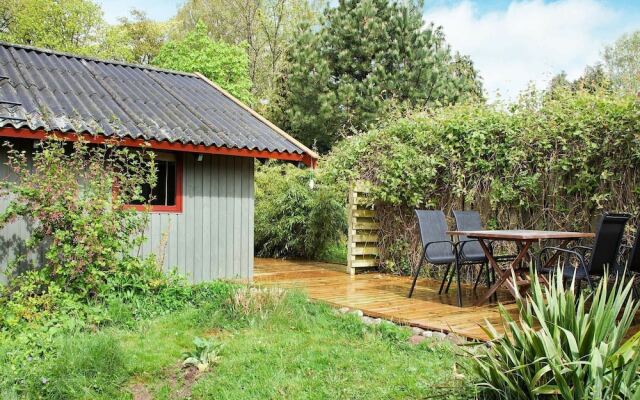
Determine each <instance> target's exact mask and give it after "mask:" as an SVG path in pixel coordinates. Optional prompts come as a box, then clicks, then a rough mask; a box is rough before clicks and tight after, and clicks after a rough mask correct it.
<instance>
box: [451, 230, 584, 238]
mask: <svg viewBox="0 0 640 400" xmlns="http://www.w3.org/2000/svg"><path fill="white" fill-rule="evenodd" d="M447 234H449V235H452V236H467V237H470V238H473V239H491V240H522V241H535V240H544V239H585V238H593V237H595V234H593V233H588V232H564V231H536V230H526V229H515V230H482V231H448V232H447Z"/></svg>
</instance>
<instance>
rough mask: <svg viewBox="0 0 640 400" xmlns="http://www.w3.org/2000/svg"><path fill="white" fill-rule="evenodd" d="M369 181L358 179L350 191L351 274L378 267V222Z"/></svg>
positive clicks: (349, 254)
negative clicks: (370, 193)
mask: <svg viewBox="0 0 640 400" xmlns="http://www.w3.org/2000/svg"><path fill="white" fill-rule="evenodd" d="M369 196H370V195H369V185H368V184H367V182H364V181H358V182H356V183H355V184H353V185H352V187H351V190H350V191H349V216H348V218H349V235H348V243H347V246H348V260H347V270H348V272H349V273H350V274H351V275H354V274H356V273H358V272H362V271H366V270H370V269H375V268H377V267H378V264H379V260H378V253H379V252H378V222H376V220H375V209H374V206H373V205H371V201H370V197H369Z"/></svg>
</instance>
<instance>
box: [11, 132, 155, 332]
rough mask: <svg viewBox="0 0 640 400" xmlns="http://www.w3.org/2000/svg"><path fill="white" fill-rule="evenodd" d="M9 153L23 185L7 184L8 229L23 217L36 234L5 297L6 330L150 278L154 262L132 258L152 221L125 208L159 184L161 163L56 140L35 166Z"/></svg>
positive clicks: (42, 149) (112, 146) (45, 144)
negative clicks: (131, 280) (138, 278)
mask: <svg viewBox="0 0 640 400" xmlns="http://www.w3.org/2000/svg"><path fill="white" fill-rule="evenodd" d="M7 146H8V149H9V150H8V165H9V167H10V168H11V170H12V172H13V174H14V175H15V176H14V178H15V179H9V180H4V181H3V182H2V183H1V185H0V196H3V197H8V198H9V199H10V202H9V205H8V206H7V208H6V209H5V210H4V211H3V212H2V213H0V227H4V226H5V225H6V224H8V223H11V222H12V221H14V220H16V219H17V218H22V219H24V220H26V222H27V223H28V224H29V225H30V226H32V227H33V228H32V232H31V233H30V235H31V236H30V237H29V238H28V240H27V241H26V249H27V252H25V253H22V254H19V255H18V256H17V257H16V258H15V259H14V260H12V261H11V263H10V264H11V267H10V269H9V271H8V273H9V274H10V280H9V283H8V286H7V288H6V289H3V290H2V291H1V292H0V309H2V310H3V311H2V312H0V326H3V325H7V324H8V325H12V324H15V323H16V322H18V321H20V320H24V321H26V322H30V321H33V320H37V319H38V318H41V317H43V316H47V315H51V314H53V313H56V312H58V313H60V312H62V311H68V310H67V308H69V306H72V304H73V303H74V302H75V301H76V300H82V301H84V303H87V301H88V300H90V299H96V298H98V297H99V296H100V295H101V293H103V292H105V291H107V292H108V291H109V290H107V289H108V288H111V289H113V288H114V287H117V286H118V285H120V284H122V282H123V281H126V280H128V278H130V277H132V276H133V275H138V274H139V273H140V272H141V271H147V272H149V271H150V265H149V264H150V261H149V260H140V259H138V258H135V257H132V256H131V255H130V254H131V252H132V250H133V249H134V248H135V247H136V246H137V245H140V243H141V241H142V239H143V238H142V235H141V233H142V231H143V229H144V227H145V225H146V223H147V214H146V213H140V212H137V211H134V210H131V209H129V208H127V207H126V206H125V205H126V204H128V203H129V202H130V201H132V200H140V199H142V197H141V187H142V185H143V184H146V183H148V184H151V185H154V184H155V174H154V173H153V170H154V168H155V167H154V163H153V156H149V157H147V156H146V155H145V154H144V152H134V151H132V150H130V149H127V148H120V147H116V143H107V144H106V145H103V146H89V145H87V144H86V143H83V142H82V141H78V142H75V143H74V144H73V145H72V146H71V148H69V147H70V146H68V145H67V144H65V142H63V141H61V140H57V139H55V138H53V137H51V138H49V139H47V140H44V141H42V142H40V144H39V146H38V148H37V150H36V151H35V152H33V156H32V159H31V160H30V156H29V155H28V154H27V152H26V151H20V150H18V149H15V148H13V147H12V145H11V144H7ZM29 151H31V149H29ZM114 188H116V189H114ZM38 252H43V253H44V257H43V260H40V259H39V258H38V257H36V256H35V254H36V253H38ZM123 275H126V276H127V279H122V276H123ZM141 276H142V275H141ZM111 279H116V282H112V281H111ZM72 308H73V307H72Z"/></svg>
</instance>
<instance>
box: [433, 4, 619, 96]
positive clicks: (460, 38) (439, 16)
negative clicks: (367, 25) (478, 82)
mask: <svg viewBox="0 0 640 400" xmlns="http://www.w3.org/2000/svg"><path fill="white" fill-rule="evenodd" d="M424 20H425V22H434V23H435V24H436V25H442V26H443V28H444V32H445V35H446V37H447V41H448V42H449V44H451V46H452V47H453V49H454V50H457V51H460V52H461V53H463V54H468V55H470V56H471V58H472V59H473V61H474V62H475V64H476V67H477V68H478V69H479V70H480V74H481V75H482V77H483V79H484V84H485V89H487V91H488V92H489V95H490V97H491V98H493V97H494V96H495V92H496V90H499V91H500V94H501V95H502V97H503V98H506V99H513V98H515V97H516V96H517V94H518V92H519V91H521V90H522V89H524V88H526V86H527V85H528V83H529V82H530V81H533V82H535V83H536V85H537V86H538V87H544V86H545V85H546V84H547V83H548V81H549V79H551V77H553V75H555V74H556V73H558V72H560V71H563V70H564V71H566V72H567V74H568V75H569V77H570V78H576V77H578V76H579V75H580V74H581V73H582V71H583V70H584V68H585V66H586V65H587V64H592V63H594V62H596V61H598V60H599V55H600V52H601V50H602V47H603V46H604V45H605V44H607V43H608V42H610V41H611V40H612V39H613V38H615V37H616V36H617V35H618V34H620V33H621V31H622V30H623V27H622V26H621V23H620V21H621V15H620V14H619V13H617V12H615V11H614V10H612V9H609V8H607V7H605V6H604V5H603V4H602V3H599V2H598V1H595V0H560V1H556V2H551V3H545V2H544V1H542V0H525V1H513V2H511V3H510V4H509V6H508V8H507V9H504V10H499V11H488V12H485V13H483V14H480V13H479V12H478V7H477V6H476V4H474V3H473V2H470V1H463V2H462V3H458V4H457V5H453V6H449V7H438V8H434V9H431V10H428V11H427V12H426V13H425V15H424Z"/></svg>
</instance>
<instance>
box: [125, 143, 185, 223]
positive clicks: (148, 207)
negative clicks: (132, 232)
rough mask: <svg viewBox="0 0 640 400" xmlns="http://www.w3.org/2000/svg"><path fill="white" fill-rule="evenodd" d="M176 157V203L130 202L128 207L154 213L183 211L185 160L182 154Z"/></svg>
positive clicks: (176, 154)
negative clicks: (165, 204)
mask: <svg viewBox="0 0 640 400" xmlns="http://www.w3.org/2000/svg"><path fill="white" fill-rule="evenodd" d="M175 157H176V204H174V205H172V206H160V205H152V204H128V205H127V206H126V207H127V208H131V209H134V210H138V211H149V212H153V213H181V212H182V175H183V172H182V171H183V160H182V154H178V153H175Z"/></svg>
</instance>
